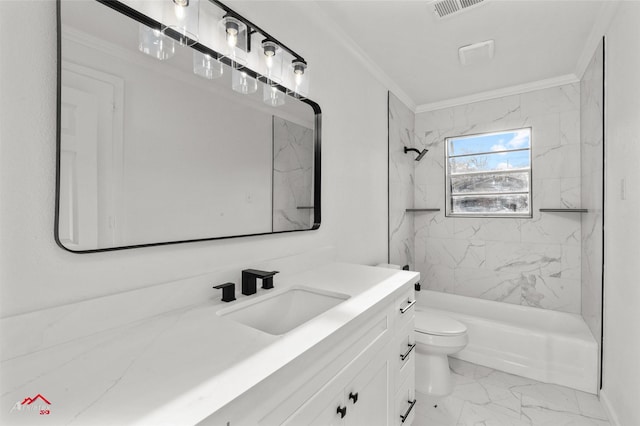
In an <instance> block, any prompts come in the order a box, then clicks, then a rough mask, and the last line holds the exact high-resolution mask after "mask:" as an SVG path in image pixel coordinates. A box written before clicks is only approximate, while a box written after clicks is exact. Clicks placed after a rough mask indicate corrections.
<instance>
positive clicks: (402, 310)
mask: <svg viewBox="0 0 640 426" xmlns="http://www.w3.org/2000/svg"><path fill="white" fill-rule="evenodd" d="M417 301H418V300H417V299H416V300H413V301H411V302H409V301H407V302H408V303H409V304H408V305H407V306H405V307H404V308H400V313H401V314H404V313H405V312H407V311H408V310H409V309H411V308H412V307H413V305H415V304H416V302H417Z"/></svg>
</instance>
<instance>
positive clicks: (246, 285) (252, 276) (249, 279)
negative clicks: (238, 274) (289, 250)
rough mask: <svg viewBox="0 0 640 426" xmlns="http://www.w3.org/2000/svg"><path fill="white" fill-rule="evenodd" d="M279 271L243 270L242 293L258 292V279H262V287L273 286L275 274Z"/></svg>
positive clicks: (268, 287)
mask: <svg viewBox="0 0 640 426" xmlns="http://www.w3.org/2000/svg"><path fill="white" fill-rule="evenodd" d="M277 273H278V271H271V272H269V271H259V270H257V269H245V270H244V271H242V294H245V295H247V296H248V295H251V294H255V293H256V279H257V278H260V279H261V280H262V288H264V289H270V288H273V276H274V275H275V274H277Z"/></svg>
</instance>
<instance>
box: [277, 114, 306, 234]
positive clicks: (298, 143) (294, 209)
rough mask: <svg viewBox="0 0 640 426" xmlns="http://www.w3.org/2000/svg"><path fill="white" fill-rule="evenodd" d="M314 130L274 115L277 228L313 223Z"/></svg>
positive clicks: (304, 225) (278, 229) (301, 226)
mask: <svg viewBox="0 0 640 426" xmlns="http://www.w3.org/2000/svg"><path fill="white" fill-rule="evenodd" d="M312 206H313V129H309V128H307V127H304V126H301V125H299V124H296V123H293V122H291V121H288V120H285V119H283V118H280V117H276V116H274V117H273V231H274V232H278V231H291V230H300V229H309V228H311V225H313V209H300V208H298V207H312Z"/></svg>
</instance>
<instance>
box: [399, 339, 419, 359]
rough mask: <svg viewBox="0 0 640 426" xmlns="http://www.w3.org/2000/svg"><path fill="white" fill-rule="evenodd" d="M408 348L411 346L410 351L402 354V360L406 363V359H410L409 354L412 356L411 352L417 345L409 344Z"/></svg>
mask: <svg viewBox="0 0 640 426" xmlns="http://www.w3.org/2000/svg"><path fill="white" fill-rule="evenodd" d="M407 346H409V349H407V351H406V352H405V353H403V354H400V360H401V361H404V360H405V359H407V358H408V357H409V354H411V351H412V350H413V348H415V347H416V344H415V343H414V344H413V345H412V344H411V343H409V344H408V345H407Z"/></svg>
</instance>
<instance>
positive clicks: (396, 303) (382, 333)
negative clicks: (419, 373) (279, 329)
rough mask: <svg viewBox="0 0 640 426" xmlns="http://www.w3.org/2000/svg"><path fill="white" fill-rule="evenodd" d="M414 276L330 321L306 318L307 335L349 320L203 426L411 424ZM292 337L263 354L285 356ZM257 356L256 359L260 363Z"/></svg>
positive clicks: (385, 286)
mask: <svg viewBox="0 0 640 426" xmlns="http://www.w3.org/2000/svg"><path fill="white" fill-rule="evenodd" d="M345 268H346V267H345ZM357 272H358V273H360V272H362V274H363V275H364V274H371V276H372V277H374V276H377V275H379V274H382V273H386V274H388V272H384V270H379V269H377V268H376V269H373V268H371V269H365V268H364V267H361V269H358V271H357ZM374 274H375V275H374ZM402 274H405V273H402ZM387 276H388V275H387ZM400 277H402V278H400ZM366 278H367V277H366V276H365V278H363V282H365V281H364V279H366ZM403 278H404V281H403V282H402V283H400V282H398V281H400V279H403ZM418 278H419V277H418V276H416V274H414V275H412V276H411V275H407V276H406V278H405V276H404V275H400V276H397V277H393V279H392V280H389V281H386V282H384V281H383V282H382V284H381V285H378V286H375V287H374V286H371V287H369V288H368V289H367V288H365V289H363V292H362V294H361V296H356V297H354V299H352V300H348V301H346V302H344V304H342V305H338V306H336V307H335V308H334V310H332V312H333V313H332V314H331V315H328V316H327V318H332V320H327V319H325V318H322V317H318V318H317V319H314V320H311V321H310V322H309V324H308V327H307V329H308V330H314V329H317V328H320V327H326V326H327V325H328V324H330V322H329V321H337V324H340V322H341V321H342V320H341V319H342V318H345V317H348V318H351V319H349V320H347V321H345V322H343V323H342V324H341V325H338V326H337V328H336V329H335V331H333V332H331V333H330V334H328V335H326V337H325V338H323V339H322V340H321V341H318V342H317V343H315V344H313V345H312V346H310V347H308V348H307V349H306V350H305V351H303V352H300V353H299V354H298V355H296V356H295V357H291V358H290V361H288V362H287V363H286V364H283V365H282V367H280V368H279V369H278V370H276V371H274V372H273V373H272V374H271V375H270V376H268V377H265V379H263V380H261V381H260V382H259V383H257V384H256V385H255V386H253V387H252V388H250V389H249V390H247V391H246V392H245V393H243V394H242V395H240V396H239V397H237V398H236V399H234V400H233V401H231V402H230V403H228V404H227V405H226V406H224V407H222V408H221V409H219V410H217V411H216V412H214V413H213V414H212V415H210V416H209V417H208V418H206V419H204V420H203V421H202V422H201V423H200V424H202V425H222V426H245V425H252V426H255V425H259V426H275V425H287V426H299V425H340V426H378V425H379V426H396V425H397V426H401V425H410V424H411V422H412V420H413V416H414V411H415V408H414V406H415V404H412V403H413V401H415V399H414V394H415V390H414V383H415V380H414V377H413V375H414V372H415V348H414V346H413V345H414V343H415V340H414V331H413V326H414V325H413V324H414V312H415V303H413V302H414V301H415V294H414V289H413V285H414V283H415V282H416V281H417V279H418ZM394 280H395V281H394ZM332 290H338V289H337V288H333V289H332ZM350 302H352V303H351V304H349V303H350ZM365 303H366V307H365V306H364V305H365ZM354 313H355V314H354ZM328 314H329V312H328ZM314 321H315V324H314ZM299 331H300V332H302V329H300V330H299ZM299 335H304V336H310V335H309V334H307V332H305V333H300V334H299ZM293 337H294V336H291V335H289V336H287V335H285V336H283V337H282V338H281V340H279V341H276V342H274V343H273V344H272V345H271V346H270V348H268V349H271V350H273V351H274V352H276V353H277V351H280V350H282V354H283V355H286V354H288V352H287V351H286V349H287V343H288V340H291V339H293ZM295 338H296V339H297V338H298V335H296V336H295ZM280 348H281V349H280ZM289 348H290V347H289ZM257 356H258V358H257V359H258V360H259V361H262V360H264V359H265V358H264V355H261V354H258V355H257ZM271 359H274V358H271ZM251 365H253V364H251ZM403 419H404V421H403Z"/></svg>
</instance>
